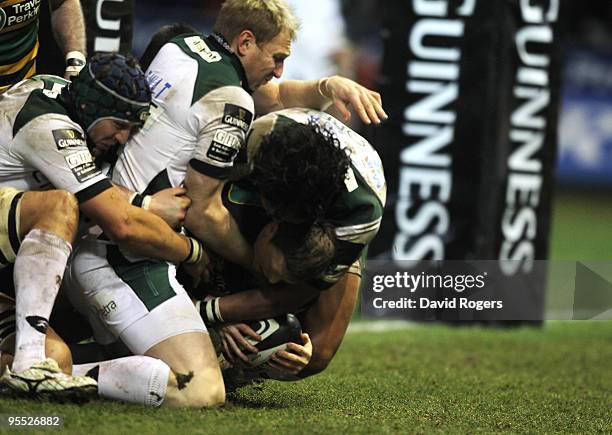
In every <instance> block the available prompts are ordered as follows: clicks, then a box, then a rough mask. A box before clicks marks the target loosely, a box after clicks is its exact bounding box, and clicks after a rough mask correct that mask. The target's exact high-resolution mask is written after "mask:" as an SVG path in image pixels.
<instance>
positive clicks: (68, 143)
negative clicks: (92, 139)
mask: <svg viewBox="0 0 612 435" xmlns="http://www.w3.org/2000/svg"><path fill="white" fill-rule="evenodd" d="M51 133H52V134H53V139H55V144H56V145H57V149H58V150H65V149H66V148H81V147H86V146H87V143H86V142H85V139H84V138H83V135H82V134H81V132H80V131H78V130H75V129H73V128H61V129H59V130H53V131H52V132H51Z"/></svg>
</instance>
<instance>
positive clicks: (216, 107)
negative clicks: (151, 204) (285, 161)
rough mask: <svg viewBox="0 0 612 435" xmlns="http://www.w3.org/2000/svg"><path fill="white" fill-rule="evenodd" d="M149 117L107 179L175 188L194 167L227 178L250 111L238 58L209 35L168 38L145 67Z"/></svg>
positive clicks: (151, 189)
mask: <svg viewBox="0 0 612 435" xmlns="http://www.w3.org/2000/svg"><path fill="white" fill-rule="evenodd" d="M147 80H148V82H149V85H150V86H151V89H152V92H153V107H152V109H151V115H150V117H149V119H148V120H147V122H146V123H145V125H144V126H143V128H142V129H141V131H139V132H138V133H137V134H135V135H134V136H133V137H132V138H131V139H130V140H129V141H128V143H127V144H126V145H125V147H124V149H123V150H122V152H121V153H120V155H119V158H118V160H117V163H116V164H115V168H114V170H113V175H112V179H113V181H115V182H117V183H118V184H120V185H122V186H125V187H127V188H130V189H132V190H134V191H137V192H140V193H145V194H152V193H155V192H157V191H159V190H161V189H164V188H167V187H177V186H180V185H181V184H182V183H183V181H184V179H185V174H186V171H187V165H188V164H191V166H192V167H193V168H194V169H195V170H197V171H199V172H201V173H202V174H205V175H207V176H210V177H213V178H218V179H225V178H227V177H228V175H229V174H230V172H231V171H232V168H233V167H234V162H235V160H236V157H237V155H238V153H239V151H241V150H242V149H243V147H244V143H245V137H246V134H247V131H248V130H249V127H250V125H251V121H252V119H253V113H254V103H253V99H252V98H251V96H250V94H249V92H248V85H247V81H246V76H245V74H244V70H243V68H242V64H241V63H240V61H239V59H238V58H237V57H236V56H235V55H234V54H233V53H231V52H230V51H228V50H227V49H226V48H225V47H224V46H223V45H222V43H221V42H220V41H218V40H217V39H216V38H215V37H214V36H209V37H207V38H205V37H203V36H202V35H199V34H186V35H181V36H178V37H176V38H174V39H172V40H171V41H170V42H169V43H167V44H165V45H164V46H163V47H162V48H161V49H160V51H159V53H158V54H157V55H156V56H155V59H154V60H153V61H152V63H151V65H150V66H149V69H148V70H147Z"/></svg>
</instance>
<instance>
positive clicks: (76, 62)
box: [66, 51, 87, 75]
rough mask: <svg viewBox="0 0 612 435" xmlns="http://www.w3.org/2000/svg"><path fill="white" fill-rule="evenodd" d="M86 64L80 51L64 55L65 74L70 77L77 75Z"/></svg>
mask: <svg viewBox="0 0 612 435" xmlns="http://www.w3.org/2000/svg"><path fill="white" fill-rule="evenodd" d="M86 63H87V60H86V59H85V55H84V54H83V53H81V52H80V51H70V52H68V54H66V72H67V73H71V75H77V74H78V73H79V71H81V70H82V69H83V67H84V66H85V64H86ZM72 73H73V74H72Z"/></svg>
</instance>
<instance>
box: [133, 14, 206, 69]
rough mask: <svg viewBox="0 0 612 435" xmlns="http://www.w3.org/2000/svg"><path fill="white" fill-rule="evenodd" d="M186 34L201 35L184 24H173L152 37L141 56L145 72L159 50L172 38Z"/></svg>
mask: <svg viewBox="0 0 612 435" xmlns="http://www.w3.org/2000/svg"><path fill="white" fill-rule="evenodd" d="M185 33H199V32H198V30H197V29H196V28H194V27H192V26H190V25H189V24H183V23H172V24H167V25H165V26H162V27H161V28H160V29H159V30H158V31H157V32H155V34H154V35H153V36H152V37H151V41H149V45H147V48H145V51H144V53H142V56H140V65H141V66H142V69H143V70H145V71H146V70H147V68H149V65H151V62H153V59H154V58H155V56H157V53H158V52H159V50H160V49H161V48H162V47H163V46H164V45H165V44H166V43H168V41H170V40H171V39H172V38H174V37H175V36H178V35H183V34H185Z"/></svg>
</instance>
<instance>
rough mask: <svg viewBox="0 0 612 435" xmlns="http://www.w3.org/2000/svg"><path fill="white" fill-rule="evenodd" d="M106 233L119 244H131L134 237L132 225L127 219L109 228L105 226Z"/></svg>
mask: <svg viewBox="0 0 612 435" xmlns="http://www.w3.org/2000/svg"><path fill="white" fill-rule="evenodd" d="M104 233H105V234H106V235H107V236H108V238H109V239H111V240H112V241H113V242H115V243H116V244H118V245H126V244H129V243H130V242H131V241H132V239H133V232H132V227H131V225H130V224H129V223H128V222H126V221H119V222H116V223H115V224H114V225H111V226H109V228H104Z"/></svg>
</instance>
